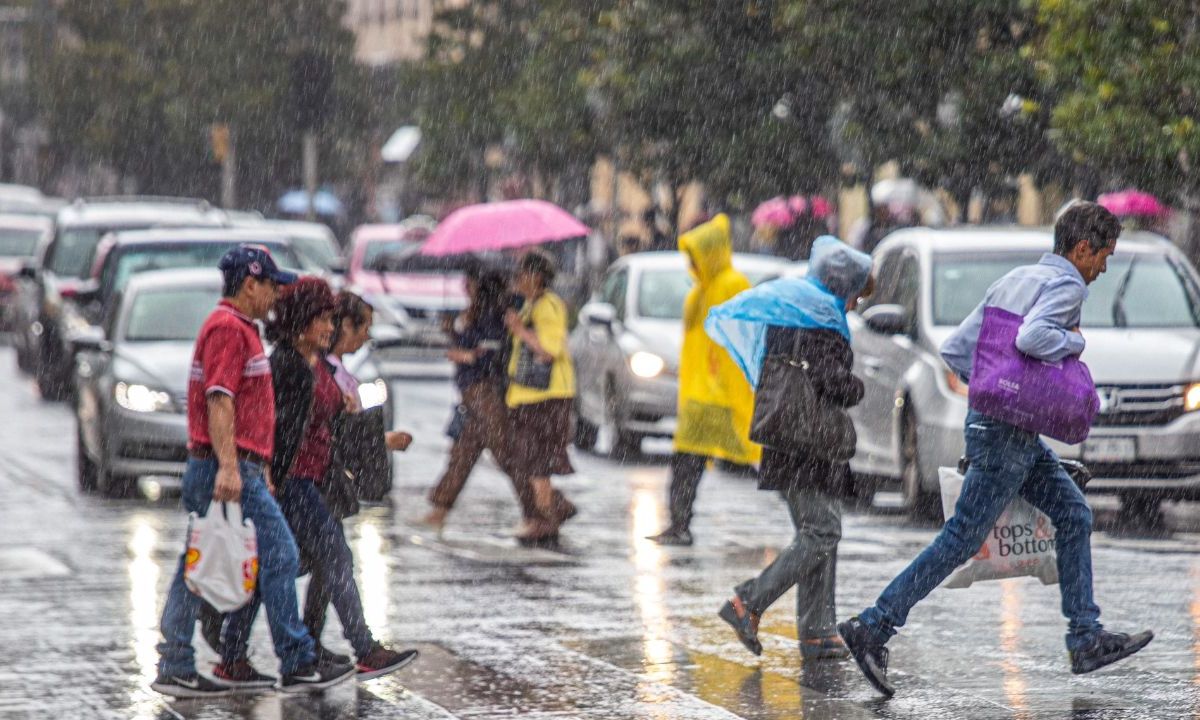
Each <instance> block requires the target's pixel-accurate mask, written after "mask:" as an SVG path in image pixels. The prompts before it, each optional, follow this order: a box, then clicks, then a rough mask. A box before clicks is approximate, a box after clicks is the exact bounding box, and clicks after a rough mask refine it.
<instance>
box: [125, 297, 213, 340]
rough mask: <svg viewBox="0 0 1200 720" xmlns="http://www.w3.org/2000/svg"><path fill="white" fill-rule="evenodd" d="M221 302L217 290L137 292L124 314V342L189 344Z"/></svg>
mask: <svg viewBox="0 0 1200 720" xmlns="http://www.w3.org/2000/svg"><path fill="white" fill-rule="evenodd" d="M220 298H221V291H220V288H217V287H204V288H197V287H176V288H155V289H147V290H143V291H141V292H139V293H138V294H137V296H136V297H134V298H133V302H132V303H130V305H129V309H128V310H127V313H128V315H127V318H126V321H125V338H124V339H125V340H126V341H127V342H165V341H178V342H191V341H193V340H195V339H196V336H197V335H199V334H200V326H201V325H203V324H204V320H205V318H207V317H208V315H209V313H211V312H212V309H213V307H214V306H216V304H217V301H218V300H220Z"/></svg>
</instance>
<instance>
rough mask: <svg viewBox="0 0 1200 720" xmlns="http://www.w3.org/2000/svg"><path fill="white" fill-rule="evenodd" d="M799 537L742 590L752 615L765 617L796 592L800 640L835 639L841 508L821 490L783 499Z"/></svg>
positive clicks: (799, 492) (790, 494) (739, 591)
mask: <svg viewBox="0 0 1200 720" xmlns="http://www.w3.org/2000/svg"><path fill="white" fill-rule="evenodd" d="M782 494H783V497H784V499H785V500H786V501H787V504H788V511H789V512H790V513H791V515H792V524H793V525H794V526H795V528H796V536H795V538H794V539H793V540H792V542H791V544H790V545H788V546H787V547H786V548H784V549H783V551H782V552H780V553H779V556H778V557H776V558H775V561H774V562H772V563H771V564H770V565H768V566H767V567H766V569H765V570H763V571H762V573H761V574H759V576H758V577H755V578H752V579H750V580H747V581H746V582H744V583H742V584H741V585H738V586H737V588H736V592H737V595H738V597H740V598H741V599H742V602H744V603H746V607H747V609H749V610H750V612H752V613H754V614H756V615H762V614H763V613H765V612H766V611H767V608H769V607H770V606H771V605H772V604H774V602H775V601H776V600H778V599H779V598H780V597H781V596H782V595H783V594H784V593H786V592H787V591H788V590H789V589H790V588H791V587H792V586H793V585H795V586H796V630H797V632H798V633H799V635H800V639H802V640H805V639H809V638H816V637H828V636H830V635H833V634H834V631H835V628H834V624H835V621H836V615H835V606H834V587H835V578H834V573H835V572H836V571H835V568H836V558H837V546H838V542H839V541H840V540H841V538H842V512H841V504H840V503H839V501H838V500H837V499H836V498H832V497H830V496H828V495H826V494H825V493H823V492H821V491H820V490H816V489H809V488H805V489H797V488H792V489H789V490H787V491H784V492H783V493H782Z"/></svg>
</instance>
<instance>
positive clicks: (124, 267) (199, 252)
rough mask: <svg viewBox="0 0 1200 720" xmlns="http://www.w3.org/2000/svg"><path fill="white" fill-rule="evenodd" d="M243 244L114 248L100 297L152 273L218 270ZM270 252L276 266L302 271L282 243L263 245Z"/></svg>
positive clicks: (118, 290) (170, 244)
mask: <svg viewBox="0 0 1200 720" xmlns="http://www.w3.org/2000/svg"><path fill="white" fill-rule="evenodd" d="M238 244H240V242H233V241H229V242H196V243H190V242H189V243H164V244H162V245H136V246H131V247H127V248H114V250H113V252H114V253H115V258H114V259H113V260H112V261H106V262H105V263H104V269H103V270H102V271H101V274H100V293H101V296H102V299H103V298H106V297H109V296H111V295H113V294H115V293H118V292H121V291H122V290H124V289H125V286H126V285H127V284H128V283H129V278H131V277H133V276H134V275H136V274H138V273H142V272H148V271H151V270H171V269H176V268H203V267H212V268H215V267H216V266H217V262H218V261H220V259H221V256H222V255H224V254H225V253H226V251H228V250H229V249H230V248H232V247H234V246H236V245H238ZM260 244H262V245H264V246H266V247H267V249H269V250H270V251H271V255H272V256H274V258H275V262H276V263H278V264H279V266H280V267H283V268H286V269H288V270H293V271H295V270H299V269H301V267H300V261H299V260H298V259H297V258H296V254H295V253H294V252H293V251H292V249H291V248H289V247H288V246H286V245H283V244H281V243H272V242H263V243H260Z"/></svg>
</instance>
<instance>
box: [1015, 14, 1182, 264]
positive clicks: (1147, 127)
mask: <svg viewBox="0 0 1200 720" xmlns="http://www.w3.org/2000/svg"><path fill="white" fill-rule="evenodd" d="M1035 5H1036V8H1037V12H1038V15H1037V19H1038V21H1039V22H1040V23H1041V25H1042V27H1043V33H1044V34H1043V37H1042V39H1041V42H1039V43H1038V44H1037V45H1036V46H1035V47H1036V53H1035V62H1036V67H1037V69H1038V71H1039V72H1040V75H1041V78H1042V79H1043V81H1044V82H1045V83H1046V85H1047V86H1048V87H1051V88H1053V89H1054V91H1055V92H1056V93H1058V95H1059V99H1058V101H1057V102H1056V103H1055V104H1054V107H1053V112H1052V125H1053V137H1054V140H1055V141H1056V143H1057V144H1059V145H1060V146H1061V147H1062V148H1063V150H1064V151H1066V152H1068V153H1070V154H1071V156H1072V158H1073V159H1074V160H1076V161H1077V162H1079V163H1086V164H1087V165H1090V166H1092V167H1094V168H1096V170H1097V171H1098V173H1099V174H1100V184H1101V187H1098V188H1097V189H1098V190H1105V189H1116V188H1120V187H1124V186H1135V187H1138V188H1140V189H1142V190H1146V191H1148V192H1152V193H1156V194H1159V195H1160V196H1162V197H1163V198H1164V199H1166V200H1168V201H1169V202H1172V203H1174V204H1177V205H1182V206H1183V207H1184V208H1186V209H1187V210H1188V211H1189V212H1191V213H1192V215H1193V222H1192V227H1193V232H1192V235H1193V237H1192V238H1190V239H1189V242H1188V244H1189V250H1190V252H1191V254H1192V257H1193V258H1196V257H1197V256H1198V255H1200V237H1197V233H1200V222H1196V221H1195V218H1196V216H1197V215H1198V214H1200V167H1197V162H1198V161H1200V128H1198V127H1197V119H1198V116H1200V10H1198V8H1197V5H1196V3H1195V2H1184V1H1182V0H1087V1H1086V2H1084V1H1083V0H1054V1H1051V0H1040V1H1039V2H1037V3H1035Z"/></svg>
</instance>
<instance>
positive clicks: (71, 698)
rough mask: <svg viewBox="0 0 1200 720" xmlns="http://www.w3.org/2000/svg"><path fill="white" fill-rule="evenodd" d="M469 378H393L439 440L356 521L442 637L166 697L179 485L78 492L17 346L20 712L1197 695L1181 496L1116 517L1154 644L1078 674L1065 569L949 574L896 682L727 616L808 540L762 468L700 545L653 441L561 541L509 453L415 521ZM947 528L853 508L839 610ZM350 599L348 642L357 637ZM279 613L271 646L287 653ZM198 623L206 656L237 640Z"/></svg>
mask: <svg viewBox="0 0 1200 720" xmlns="http://www.w3.org/2000/svg"><path fill="white" fill-rule="evenodd" d="M434 374H435V375H436V372H435V373H434ZM452 397H453V391H452V388H451V385H450V383H449V382H448V381H447V380H446V379H444V378H433V379H429V378H426V379H411V378H410V379H398V380H397V381H396V382H395V383H394V385H393V400H394V402H395V403H396V415H397V418H399V422H400V424H401V426H402V427H404V428H405V429H409V430H411V431H412V432H413V433H414V435H416V437H417V442H416V444H415V445H414V447H413V448H412V449H411V450H410V451H409V452H408V453H407V454H405V455H403V456H401V457H400V459H399V462H398V463H397V468H398V478H397V486H396V488H395V490H394V492H393V494H392V497H391V503H390V504H389V505H387V506H377V507H370V508H366V509H365V510H364V512H363V513H362V514H361V515H360V516H358V517H357V518H355V519H353V520H352V521H351V522H350V524H349V528H350V529H349V535H350V538H351V543H352V545H353V548H354V551H355V553H356V557H357V563H358V564H357V572H358V576H359V582H360V584H361V587H362V591H363V597H364V603H365V609H366V613H367V618H368V620H369V621H370V623H371V625H372V627H373V628H374V630H375V632H376V635H377V636H378V637H379V638H380V639H382V640H384V641H386V642H390V643H393V644H396V645H401V646H414V647H418V648H420V650H421V657H420V659H419V660H418V661H417V662H416V663H415V664H414V665H413V666H411V667H410V668H408V669H405V670H403V671H401V672H400V673H397V674H395V675H393V676H389V677H385V678H381V679H377V680H374V681H371V682H367V683H361V684H358V685H354V684H345V685H342V686H340V687H337V688H335V689H333V690H331V691H330V692H328V693H327V694H325V695H324V696H320V697H297V698H287V699H285V698H282V697H280V696H278V695H274V694H268V695H262V696H256V697H247V698H241V699H227V700H220V701H209V702H199V701H187V702H168V701H167V700H166V699H164V698H163V697H161V696H159V695H157V694H156V693H154V692H153V691H151V690H150V689H149V687H148V686H149V683H150V681H151V680H152V679H153V677H154V663H155V661H156V659H157V656H156V653H155V649H154V645H155V642H156V641H157V639H158V631H157V628H156V626H157V622H158V618H159V613H160V611H161V603H162V600H163V595H164V591H165V586H166V582H167V580H168V579H169V577H170V574H171V573H172V572H173V569H174V566H175V563H176V562H177V559H178V553H179V551H180V549H181V547H182V542H183V532H184V526H185V517H184V514H183V512H182V511H181V510H180V509H179V506H178V501H177V499H176V498H175V497H172V496H169V495H168V496H165V497H163V498H160V499H158V500H156V501H155V500H150V499H147V498H145V497H142V498H138V499H130V500H105V499H102V498H99V497H96V496H91V495H83V494H80V493H79V492H78V490H77V489H76V485H75V469H74V452H75V449H74V424H73V418H72V415H71V413H70V411H69V410H68V408H66V407H64V406H61V405H50V404H46V403H43V402H41V401H40V400H39V399H38V397H37V393H36V390H35V388H34V387H33V384H32V383H31V382H30V381H29V380H28V379H26V378H23V377H21V376H19V375H18V374H17V372H16V369H15V362H14V361H13V358H12V354H11V351H10V350H8V349H7V348H0V718H6V719H7V718H26V717H29V718H62V719H64V720H65V719H69V718H174V717H184V718H213V719H216V718H258V719H269V718H271V719H273V718H359V717H361V718H430V719H433V718H472V719H474V718H497V717H522V718H531V719H535V720H537V719H542V718H605V719H608V718H611V719H614V720H616V719H622V720H623V719H626V718H664V719H667V718H671V719H675V718H679V719H684V718H696V719H701V718H705V719H707V718H714V719H715V718H756V719H757V718H762V719H767V718H799V717H804V718H813V719H819V718H847V719H856V718H877V717H878V718H972V720H985V719H989V718H1064V717H1070V718H1081V719H1082V718H1097V719H1098V718H1182V717H1192V716H1198V715H1200V534H1198V533H1197V529H1200V512H1197V511H1196V509H1195V508H1193V507H1181V508H1175V509H1174V510H1173V511H1172V512H1171V514H1170V517H1171V521H1172V523H1173V524H1174V526H1175V527H1176V529H1177V531H1176V532H1175V534H1174V535H1173V536H1171V537H1169V538H1166V539H1161V538H1159V539H1155V538H1136V537H1126V536H1123V535H1120V534H1117V533H1110V532H1099V533H1097V535H1096V536H1095V538H1094V547H1095V573H1096V592H1097V599H1098V601H1099V603H1100V605H1101V607H1102V608H1103V609H1104V615H1103V618H1102V619H1103V620H1104V621H1105V622H1106V623H1107V624H1108V626H1109V627H1110V628H1113V629H1118V630H1129V631H1133V630H1140V629H1143V628H1153V629H1154V630H1155V631H1156V633H1157V634H1158V637H1157V639H1156V640H1155V642H1154V643H1153V644H1152V645H1151V646H1150V647H1149V648H1148V649H1147V650H1146V651H1144V652H1143V653H1142V654H1141V655H1139V656H1137V657H1136V658H1134V659H1133V660H1131V661H1128V662H1126V663H1124V664H1121V665H1118V666H1116V667H1113V668H1111V669H1107V670H1103V671H1101V672H1099V673H1096V674H1094V675H1091V676H1086V677H1075V676H1072V675H1071V674H1070V673H1069V671H1068V669H1067V661H1066V653H1065V651H1064V649H1063V645H1062V633H1063V631H1064V622H1063V621H1062V619H1061V617H1060V615H1059V612H1058V591H1057V587H1055V586H1049V587H1044V586H1041V585H1040V584H1039V583H1038V582H1037V581H1036V580H1032V579H1028V580H1026V579H1021V580H1008V581H1002V582H992V583H983V584H977V585H975V586H973V587H971V588H969V589H965V590H945V589H940V590H937V591H935V592H934V593H933V595H931V596H930V598H929V599H928V600H927V601H926V602H925V603H923V604H922V605H920V606H919V607H918V608H917V609H916V610H915V611H914V612H913V614H912V616H911V618H910V622H909V625H908V627H906V628H905V629H904V631H903V633H902V635H901V636H900V637H898V638H897V639H896V640H895V641H894V642H893V643H892V645H891V651H892V667H893V677H894V679H895V681H896V684H897V686H898V688H899V692H898V694H897V696H896V697H895V698H894V699H892V700H890V701H886V702H885V701H881V700H880V699H878V698H877V697H876V696H875V695H874V693H872V692H871V690H870V689H869V688H868V687H867V685H866V684H865V682H864V681H862V679H861V677H860V676H859V675H858V673H857V671H856V670H855V668H854V667H853V665H852V664H849V663H837V662H833V663H831V662H820V663H808V664H803V665H802V664H801V662H800V660H799V657H798V654H797V652H796V647H795V627H794V617H793V616H792V614H793V612H794V610H793V607H794V599H793V596H792V595H791V594H789V595H786V596H784V597H783V598H782V599H781V600H780V601H779V602H778V603H777V605H776V606H775V607H774V608H773V609H772V611H771V612H769V613H768V614H767V616H766V617H765V618H764V621H763V627H762V639H763V644H764V646H765V648H766V650H765V652H764V655H763V656H762V658H755V657H753V656H752V655H750V654H749V653H748V652H746V651H745V650H744V649H743V648H742V646H741V644H740V643H738V641H737V640H736V639H735V637H734V636H733V634H732V632H731V631H729V629H728V628H727V626H725V625H724V624H723V623H722V622H721V621H720V620H718V619H717V617H716V614H715V613H716V610H717V608H718V607H719V606H720V604H721V603H722V602H723V601H724V600H725V599H726V597H727V596H728V595H729V593H730V591H731V588H732V587H733V586H734V585H735V584H736V583H738V582H739V581H741V580H743V579H745V578H746V577H747V576H749V575H750V574H753V573H755V572H757V571H758V569H760V568H761V567H763V566H764V565H765V564H766V563H767V562H769V561H770V559H771V558H772V557H773V553H774V551H775V549H776V548H778V547H780V546H782V545H784V544H786V543H787V542H788V540H789V535H790V532H789V531H790V525H789V522H788V520H787V513H786V509H785V508H784V506H783V503H782V502H781V501H780V500H778V499H777V498H776V497H775V496H773V495H772V494H769V493H761V492H757V491H756V490H755V488H754V483H753V481H752V480H749V479H747V478H741V477H734V476H731V475H727V474H722V473H716V472H714V473H711V474H710V475H709V476H708V477H707V478H706V479H705V481H704V483H703V485H702V486H701V494H700V499H699V501H698V504H697V518H696V521H695V523H694V530H695V532H696V535H697V544H696V546H695V547H692V548H685V549H678V548H660V547H658V546H656V545H654V544H653V543H650V542H648V541H645V540H643V539H642V537H643V536H644V535H647V534H650V533H652V532H654V531H656V530H657V529H658V528H659V527H660V525H661V524H662V522H663V518H664V514H665V513H664V511H665V508H664V497H665V483H666V474H667V470H666V463H665V460H666V452H667V451H668V450H669V446H667V445H664V444H656V443H648V444H647V448H646V450H647V455H646V457H644V458H642V459H641V460H640V461H639V462H636V463H629V464H616V463H614V462H612V461H610V460H607V459H603V458H599V457H595V456H589V455H583V454H576V455H575V459H576V466H577V469H578V471H579V472H578V473H577V474H576V475H574V476H573V477H570V478H566V479H564V480H563V481H562V482H561V486H562V487H563V489H564V490H565V491H566V492H567V493H568V495H570V496H571V497H572V498H573V499H575V501H576V502H577V503H578V504H579V506H580V508H581V512H580V515H579V517H578V518H577V519H576V520H574V521H573V522H572V523H570V525H569V526H568V527H567V528H566V529H565V532H564V541H563V544H562V548H561V551H559V552H555V551H550V550H536V549H523V548H519V547H516V545H515V544H514V543H513V542H512V541H511V540H510V539H509V537H508V533H509V532H510V530H511V528H512V527H513V525H514V524H515V523H516V522H517V519H518V515H517V510H516V507H515V504H514V502H513V499H512V496H511V492H510V490H509V487H508V485H507V483H506V482H505V481H504V479H503V478H502V476H501V475H500V474H499V473H498V472H497V471H496V470H495V469H494V468H493V467H492V466H491V465H490V464H485V465H483V466H481V467H480V468H478V469H477V471H476V474H475V475H474V476H473V477H472V479H471V482H470V484H469V485H468V487H467V490H466V492H465V493H464V495H463V497H462V499H461V501H460V505H459V507H458V508H457V509H456V511H455V513H454V514H453V515H452V516H451V519H450V524H449V526H448V527H447V529H446V531H445V533H444V534H443V536H442V537H440V538H439V537H437V536H435V535H434V534H432V533H430V532H427V531H424V530H421V529H419V528H418V527H417V526H416V525H415V524H414V523H413V520H414V519H415V518H417V517H419V516H420V515H421V514H423V513H424V512H425V510H426V505H425V501H424V497H423V496H424V493H425V491H426V490H427V488H428V487H429V485H430V484H431V483H432V482H433V481H435V480H436V477H437V475H438V473H439V472H440V471H441V469H442V466H443V463H444V453H445V450H446V447H447V443H448V441H447V439H446V438H444V437H443V436H442V429H443V427H444V423H445V421H446V419H447V416H448V411H449V408H450V404H451V401H452ZM1098 505H1100V506H1101V507H1107V506H1106V505H1104V504H1103V503H1098ZM1109 515H1111V513H1107V514H1105V513H1102V523H1101V525H1102V527H1105V528H1107V529H1111V527H1112V521H1111V518H1110V517H1109ZM933 533H934V528H933V527H931V526H919V525H913V524H910V523H908V522H906V521H904V520H903V519H901V518H899V517H896V516H895V515H894V514H890V513H887V512H886V511H880V510H875V511H873V512H870V513H858V512H853V513H848V514H847V517H846V521H845V530H844V539H843V541H842V545H841V553H840V556H839V566H838V567H839V578H838V581H839V584H838V602H839V608H840V610H839V615H841V616H845V615H848V614H850V613H852V612H854V611H857V610H858V609H859V608H861V607H863V606H864V605H865V604H866V603H867V602H869V601H870V600H871V599H873V597H874V595H875V594H876V593H878V591H879V590H880V589H882V587H883V585H884V583H885V582H886V581H887V580H888V579H890V578H891V577H892V576H893V575H894V574H895V573H896V572H898V571H899V570H900V569H901V568H902V567H903V566H904V564H905V563H906V561H907V560H909V559H910V558H911V557H913V556H914V555H915V553H916V552H917V551H918V550H919V549H920V548H921V547H922V546H923V545H924V544H925V543H926V542H928V540H929V539H930V538H931V537H932V535H933ZM302 582H303V581H302ZM330 618H331V620H330V623H329V627H328V628H327V634H326V638H325V641H326V643H327V644H328V645H330V646H331V647H334V648H335V649H342V650H345V648H346V645H345V642H344V641H343V640H342V638H341V636H340V627H339V626H338V624H337V621H336V616H335V615H334V614H332V613H331V614H330ZM259 623H260V626H259V627H258V628H256V635H255V639H254V648H253V657H254V659H255V662H256V664H257V665H258V666H259V667H260V669H264V670H272V671H273V670H274V657H273V655H272V653H271V649H270V644H269V640H268V637H267V632H266V627H265V622H264V621H263V620H262V619H261V618H260V621H259ZM197 642H198V649H199V658H200V661H201V667H202V668H203V667H204V666H205V665H204V663H205V662H206V661H207V662H211V661H212V659H213V657H214V656H213V655H212V653H211V651H209V650H208V649H207V647H205V646H204V644H203V642H202V641H200V640H197Z"/></svg>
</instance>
